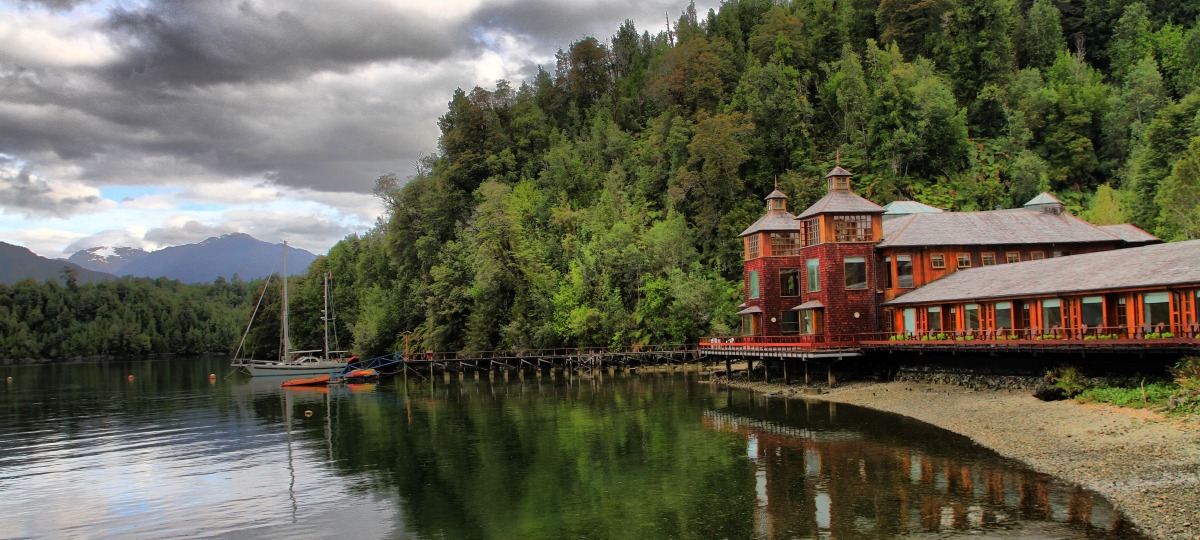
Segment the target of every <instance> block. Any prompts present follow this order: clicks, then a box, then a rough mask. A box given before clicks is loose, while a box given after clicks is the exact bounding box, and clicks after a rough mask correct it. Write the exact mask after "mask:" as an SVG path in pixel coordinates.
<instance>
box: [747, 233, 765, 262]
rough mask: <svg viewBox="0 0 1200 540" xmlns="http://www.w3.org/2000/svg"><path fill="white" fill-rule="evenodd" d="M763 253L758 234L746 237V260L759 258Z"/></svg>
mask: <svg viewBox="0 0 1200 540" xmlns="http://www.w3.org/2000/svg"><path fill="white" fill-rule="evenodd" d="M760 255H762V251H761V250H760V249H759V247H758V235H757V234H752V235H750V236H747V237H746V260H747V261H748V260H751V259H757V258H758V257H759V256H760Z"/></svg>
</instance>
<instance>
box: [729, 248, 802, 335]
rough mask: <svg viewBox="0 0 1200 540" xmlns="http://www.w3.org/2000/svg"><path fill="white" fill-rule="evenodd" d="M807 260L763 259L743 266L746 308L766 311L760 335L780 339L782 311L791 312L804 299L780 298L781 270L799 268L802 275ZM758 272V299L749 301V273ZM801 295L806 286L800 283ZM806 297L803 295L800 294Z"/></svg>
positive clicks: (751, 261) (763, 314) (791, 258)
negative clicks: (751, 307)
mask: <svg viewBox="0 0 1200 540" xmlns="http://www.w3.org/2000/svg"><path fill="white" fill-rule="evenodd" d="M803 267H804V259H802V258H800V257H760V258H758V259H754V260H750V261H746V262H745V263H743V265H742V274H743V275H742V294H743V298H745V299H746V306H747V307H750V306H758V307H759V308H760V309H762V310H763V313H762V329H763V333H762V334H761V335H766V336H778V335H781V332H780V326H781V325H780V323H781V322H782V318H781V316H780V314H781V313H782V312H783V311H786V310H789V309H792V308H794V307H796V306H798V305H800V303H801V302H802V301H803V300H802V299H801V297H796V296H789V297H787V298H783V297H780V296H779V285H780V282H779V270H781V269H783V268H800V269H801V272H803ZM751 270H758V293H759V295H758V298H757V299H754V300H751V299H750V271H751ZM800 286H801V291H803V287H804V282H803V281H801V283H800ZM801 294H803V293H801ZM772 317H774V318H775V322H771V318H772Z"/></svg>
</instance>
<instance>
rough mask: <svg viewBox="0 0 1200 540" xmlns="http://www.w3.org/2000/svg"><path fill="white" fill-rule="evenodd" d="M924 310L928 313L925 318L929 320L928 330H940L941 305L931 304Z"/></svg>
mask: <svg viewBox="0 0 1200 540" xmlns="http://www.w3.org/2000/svg"><path fill="white" fill-rule="evenodd" d="M925 311H926V312H927V314H928V317H927V319H928V321H929V331H930V332H941V331H942V308H941V306H933V307H930V308H929V309H927V310H925Z"/></svg>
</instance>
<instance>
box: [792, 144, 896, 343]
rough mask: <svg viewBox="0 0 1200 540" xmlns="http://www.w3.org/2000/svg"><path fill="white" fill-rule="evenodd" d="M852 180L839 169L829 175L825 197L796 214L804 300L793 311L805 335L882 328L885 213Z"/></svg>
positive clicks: (827, 335)
mask: <svg viewBox="0 0 1200 540" xmlns="http://www.w3.org/2000/svg"><path fill="white" fill-rule="evenodd" d="M851 176H852V175H851V174H850V172H849V171H847V170H846V169H843V168H842V167H841V166H836V167H834V168H833V170H831V171H829V174H827V175H825V179H826V181H827V183H828V188H829V189H828V192H827V193H826V194H825V196H824V197H822V198H821V200H819V201H817V202H815V203H813V205H812V206H809V207H808V208H807V209H805V210H804V211H803V212H801V213H800V215H798V216H796V220H797V221H799V222H800V223H799V224H800V258H801V259H802V260H803V266H802V267H801V276H802V293H803V295H804V301H803V302H801V303H799V304H797V305H796V306H795V307H793V308H792V309H793V310H794V311H796V312H797V313H798V315H799V323H800V333H801V334H802V335H812V336H825V337H826V338H828V337H833V336H847V335H852V334H859V333H865V332H873V331H875V329H876V328H877V325H876V315H877V314H876V311H877V305H878V302H877V301H876V298H875V295H876V286H875V278H876V266H877V265H876V261H875V243H876V242H878V241H879V240H880V239H881V237H882V233H883V213H884V209H883V207H881V206H879V205H877V204H875V203H873V202H871V201H869V200H867V199H865V198H863V197H862V196H860V195H858V194H857V193H855V192H854V191H853V190H852V189H851V186H850V178H851Z"/></svg>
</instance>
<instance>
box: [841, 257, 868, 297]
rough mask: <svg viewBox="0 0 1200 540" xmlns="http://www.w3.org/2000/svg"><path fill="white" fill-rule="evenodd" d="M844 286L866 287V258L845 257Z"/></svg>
mask: <svg viewBox="0 0 1200 540" xmlns="http://www.w3.org/2000/svg"><path fill="white" fill-rule="evenodd" d="M845 260H846V288H847V289H865V288H867V260H866V259H865V258H863V257H846V259H845Z"/></svg>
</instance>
